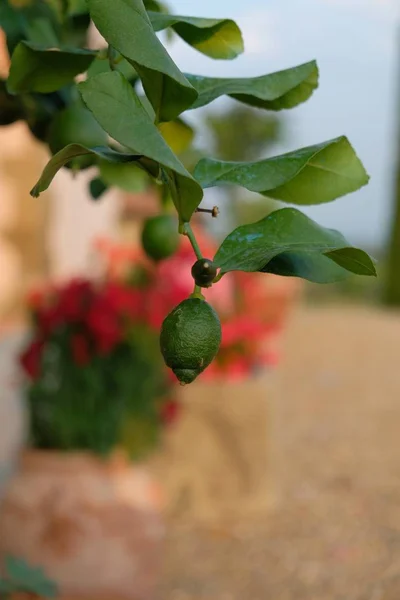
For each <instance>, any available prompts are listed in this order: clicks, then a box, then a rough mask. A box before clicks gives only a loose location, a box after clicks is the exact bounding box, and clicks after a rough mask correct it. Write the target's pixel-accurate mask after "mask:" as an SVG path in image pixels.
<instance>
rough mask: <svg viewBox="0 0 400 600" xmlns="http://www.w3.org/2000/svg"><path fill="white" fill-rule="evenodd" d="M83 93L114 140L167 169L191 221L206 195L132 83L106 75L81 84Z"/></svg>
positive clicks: (181, 212) (177, 202)
mask: <svg viewBox="0 0 400 600" xmlns="http://www.w3.org/2000/svg"><path fill="white" fill-rule="evenodd" d="M79 90H80V92H81V95H82V98H83V101H84V102H85V104H86V106H87V107H88V108H89V110H91V111H92V113H93V115H94V116H95V118H96V120H97V121H98V122H99V123H100V125H101V126H102V128H103V129H104V130H105V131H106V132H107V133H108V134H109V135H110V136H111V137H112V138H113V139H114V140H116V141H117V142H119V143H120V144H122V145H123V146H125V147H126V148H129V149H130V150H131V151H132V152H134V153H135V154H139V155H143V156H145V157H147V158H148V159H150V160H151V161H154V162H155V163H158V164H159V165H160V166H161V167H163V169H164V174H165V177H166V178H167V179H168V182H169V184H170V185H171V186H172V192H173V195H174V203H175V206H176V209H177V211H178V214H179V216H180V218H181V220H182V221H189V220H190V217H191V216H192V214H193V212H194V211H195V210H196V208H197V207H198V205H199V204H200V202H201V199H202V197H203V191H202V189H201V187H200V186H199V184H198V183H197V182H196V181H195V180H194V179H193V177H192V176H191V175H190V173H189V172H188V171H187V170H186V169H185V167H184V166H183V165H182V163H181V162H180V161H179V159H178V158H177V157H176V156H175V154H174V153H173V152H172V150H171V149H170V148H169V146H168V145H167V144H166V142H165V140H164V139H163V137H162V135H161V133H160V132H159V131H158V129H157V127H156V126H155V125H154V123H153V122H152V120H151V118H150V116H149V114H148V112H147V111H146V109H145V108H144V106H143V104H142V102H141V101H140V98H139V97H138V95H137V94H136V92H135V91H134V90H133V88H132V86H131V85H130V84H129V83H128V81H127V80H126V79H125V78H124V77H123V76H122V75H121V74H120V73H118V72H116V71H114V72H113V73H102V74H100V75H97V76H96V77H91V78H90V79H89V80H87V81H84V82H82V83H80V84H79ZM141 162H142V161H141Z"/></svg>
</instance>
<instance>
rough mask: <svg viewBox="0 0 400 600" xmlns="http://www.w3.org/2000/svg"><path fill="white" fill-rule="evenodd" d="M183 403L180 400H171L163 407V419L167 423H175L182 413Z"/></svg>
mask: <svg viewBox="0 0 400 600" xmlns="http://www.w3.org/2000/svg"><path fill="white" fill-rule="evenodd" d="M181 408H182V407H181V405H180V404H179V402H175V401H174V400H169V401H168V402H166V403H165V404H163V406H162V407H161V420H162V422H163V423H164V424H165V425H173V424H174V423H175V422H176V421H177V419H178V417H179V415H180V413H181Z"/></svg>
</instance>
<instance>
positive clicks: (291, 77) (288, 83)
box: [186, 61, 318, 111]
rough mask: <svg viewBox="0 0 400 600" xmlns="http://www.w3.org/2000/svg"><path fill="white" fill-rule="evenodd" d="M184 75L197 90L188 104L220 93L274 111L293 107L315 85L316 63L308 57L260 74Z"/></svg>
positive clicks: (207, 100) (197, 103) (200, 103)
mask: <svg viewBox="0 0 400 600" xmlns="http://www.w3.org/2000/svg"><path fill="white" fill-rule="evenodd" d="M186 78H187V79H188V80H189V81H190V83H191V84H192V85H193V87H194V88H195V89H196V90H197V92H198V94H199V95H198V98H197V100H196V101H195V102H194V104H193V105H192V107H191V108H200V107H201V106H205V105H206V104H210V102H213V101H214V100H216V99H217V98H220V97H221V96H230V97H231V98H234V99H235V100H238V101H239V102H243V103H244V104H249V105H250V106H255V107H257V108H264V109H267V110H274V111H276V110H282V109H284V108H286V109H287V108H293V107H294V106H297V105H298V104H301V103H302V102H305V101H306V100H308V99H309V98H310V96H311V95H312V93H313V92H314V90H315V89H316V88H317V87H318V67H317V63H316V62H315V61H312V62H309V63H306V64H304V65H300V66H298V67H294V68H292V69H285V70H284V71H279V72H277V73H271V74H270V75H263V76H261V77H250V78H241V79H233V78H227V79H225V78H221V77H202V76H200V75H186Z"/></svg>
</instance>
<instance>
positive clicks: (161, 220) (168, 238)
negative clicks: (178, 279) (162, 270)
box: [142, 215, 180, 261]
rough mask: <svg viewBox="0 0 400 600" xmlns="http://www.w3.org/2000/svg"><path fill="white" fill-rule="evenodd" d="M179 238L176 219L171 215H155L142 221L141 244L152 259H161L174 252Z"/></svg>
mask: <svg viewBox="0 0 400 600" xmlns="http://www.w3.org/2000/svg"><path fill="white" fill-rule="evenodd" d="M179 239H180V238H179V233H178V220H177V219H176V218H175V217H174V216H172V215H157V216H156V217H151V218H150V219H147V220H146V221H145V223H144V226H143V231H142V246H143V249H144V251H145V252H146V254H147V256H149V257H150V258H152V259H153V260H156V261H158V260H162V259H164V258H168V257H169V256H172V255H173V254H175V252H176V251H177V249H178V246H179Z"/></svg>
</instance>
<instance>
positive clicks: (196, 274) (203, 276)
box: [192, 258, 217, 287]
mask: <svg viewBox="0 0 400 600" xmlns="http://www.w3.org/2000/svg"><path fill="white" fill-rule="evenodd" d="M216 276H217V267H216V266H215V264H214V263H213V261H212V260H210V259H209V258H200V259H199V260H198V261H196V262H195V263H194V265H193V267H192V277H193V279H194V281H195V283H196V285H198V286H199V287H211V285H212V282H213V281H214V279H215V277H216Z"/></svg>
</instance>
